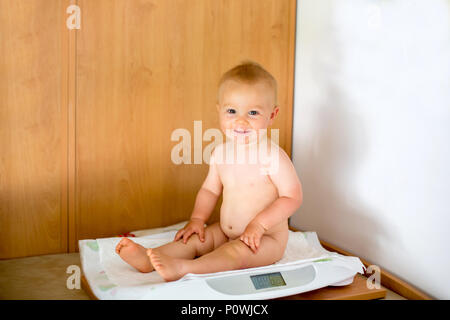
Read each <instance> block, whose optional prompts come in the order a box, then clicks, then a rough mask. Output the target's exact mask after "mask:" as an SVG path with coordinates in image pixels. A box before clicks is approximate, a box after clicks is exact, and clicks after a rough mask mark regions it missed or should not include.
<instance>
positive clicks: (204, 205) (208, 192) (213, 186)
mask: <svg viewBox="0 0 450 320" xmlns="http://www.w3.org/2000/svg"><path fill="white" fill-rule="evenodd" d="M221 193H222V182H221V180H220V177H219V173H218V171H217V164H216V163H215V161H214V153H213V154H212V155H211V159H210V164H209V172H208V176H207V177H206V179H205V181H204V182H203V185H202V187H201V188H200V190H199V192H198V193H197V197H196V199H195V205H194V210H193V211H192V215H191V220H190V222H189V223H188V224H187V225H186V226H185V227H184V228H183V229H181V230H180V231H178V233H177V234H176V236H175V239H174V241H177V240H178V239H180V238H183V242H184V243H186V241H187V240H188V239H189V237H190V236H191V235H192V234H193V233H198V235H199V237H200V240H201V241H204V240H205V233H204V227H203V226H204V224H205V222H206V220H208V218H209V216H210V215H211V213H212V212H213V210H214V208H215V206H216V203H217V200H218V199H219V197H220V194H221Z"/></svg>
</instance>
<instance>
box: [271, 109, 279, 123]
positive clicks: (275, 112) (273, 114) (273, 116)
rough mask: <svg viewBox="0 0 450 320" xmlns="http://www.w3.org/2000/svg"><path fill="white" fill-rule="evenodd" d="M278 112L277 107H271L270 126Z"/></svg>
mask: <svg viewBox="0 0 450 320" xmlns="http://www.w3.org/2000/svg"><path fill="white" fill-rule="evenodd" d="M278 111H280V108H279V107H278V106H275V107H273V110H272V113H271V114H270V124H272V122H273V120H274V119H275V118H276V116H277V114H278Z"/></svg>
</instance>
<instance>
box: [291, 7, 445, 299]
mask: <svg viewBox="0 0 450 320" xmlns="http://www.w3.org/2000/svg"><path fill="white" fill-rule="evenodd" d="M449 11H450V1H446V0H432V1H430V0H418V1H413V0H390V1H376V0H371V1H369V0H339V1H337V0H321V1H317V0H298V11H297V47H296V65H295V67H296V69H295V96H294V103H295V108H294V110H295V111H294V137H293V161H294V164H295V166H296V168H297V172H298V174H299V176H300V179H301V180H302V183H303V189H304V203H303V205H302V207H301V208H300V210H299V211H298V212H297V213H296V214H295V215H294V216H293V217H292V218H291V225H293V226H294V227H297V228H300V229H303V230H315V231H317V232H318V235H319V237H320V238H322V239H323V240H325V241H328V242H330V243H332V244H335V245H337V246H339V247H341V248H343V249H345V250H348V251H350V252H352V253H354V254H356V255H358V256H360V257H361V258H364V259H367V260H369V261H371V262H373V263H376V264H377V265H379V266H380V267H381V268H382V269H385V270H387V271H389V272H391V273H393V274H395V275H396V276H399V277H400V278H402V279H404V280H406V281H407V282H409V283H410V284H412V285H414V286H416V287H417V288H419V289H421V290H422V291H424V292H425V293H427V294H429V295H431V296H433V297H435V298H438V299H450V280H449V276H448V272H449V271H450V248H449V234H450V187H449V186H450V182H449V181H450V169H449V164H450V147H449V146H450V93H449V92H450V90H449V89H450V84H449V79H450V66H449V58H450V42H449V39H450V33H449V30H450V22H449Z"/></svg>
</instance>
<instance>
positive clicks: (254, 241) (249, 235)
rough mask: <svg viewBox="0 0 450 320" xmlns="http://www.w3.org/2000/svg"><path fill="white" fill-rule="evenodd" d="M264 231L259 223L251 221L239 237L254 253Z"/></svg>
mask: <svg viewBox="0 0 450 320" xmlns="http://www.w3.org/2000/svg"><path fill="white" fill-rule="evenodd" d="M264 232H266V230H265V229H264V227H263V226H262V225H261V224H259V223H258V222H254V221H251V222H250V223H249V224H248V225H247V228H245V231H244V233H243V234H242V235H241V237H240V238H239V239H240V240H241V241H243V242H244V243H245V244H246V245H247V246H249V247H250V249H252V251H253V252H254V253H256V251H257V250H258V248H259V244H260V243H261V237H262V236H263V234H264Z"/></svg>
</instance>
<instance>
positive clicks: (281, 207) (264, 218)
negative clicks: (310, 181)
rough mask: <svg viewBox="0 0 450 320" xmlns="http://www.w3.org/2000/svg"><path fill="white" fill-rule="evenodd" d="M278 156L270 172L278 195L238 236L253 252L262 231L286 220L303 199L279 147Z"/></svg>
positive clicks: (289, 166) (285, 157)
mask: <svg viewBox="0 0 450 320" xmlns="http://www.w3.org/2000/svg"><path fill="white" fill-rule="evenodd" d="M278 157H279V165H278V170H276V172H273V173H272V174H270V179H271V180H272V182H273V184H274V185H275V187H276V188H277V190H278V195H279V197H278V198H277V199H276V200H275V201H274V202H272V204H271V205H269V206H268V207H267V208H265V209H264V210H263V211H261V212H260V213H258V215H257V216H256V217H255V218H254V219H253V220H252V221H251V222H250V223H249V224H248V226H247V228H246V229H245V231H244V233H243V234H242V235H241V237H240V239H241V240H242V241H244V242H245V243H246V244H247V245H248V246H249V247H250V248H251V249H252V250H253V251H255V252H256V250H257V249H258V247H259V243H260V239H261V237H262V235H263V234H264V232H265V231H267V230H269V229H270V228H272V227H273V226H275V225H277V224H279V223H280V222H282V221H284V220H287V219H288V218H289V217H290V216H291V215H292V214H293V213H294V212H295V211H296V210H297V209H298V208H300V206H301V204H302V201H303V192H302V185H301V183H300V180H299V179H298V177H297V173H296V171H295V168H294V165H293V164H292V162H291V160H290V159H289V157H288V156H287V154H286V153H285V152H284V151H283V150H282V149H281V148H280V149H279V155H278Z"/></svg>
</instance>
